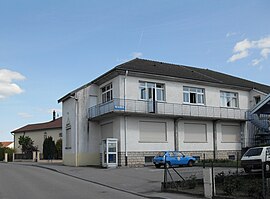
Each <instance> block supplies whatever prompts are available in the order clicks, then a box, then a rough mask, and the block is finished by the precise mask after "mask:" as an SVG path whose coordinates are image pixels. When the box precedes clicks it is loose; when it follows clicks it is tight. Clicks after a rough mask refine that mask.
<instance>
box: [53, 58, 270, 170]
mask: <svg viewBox="0 0 270 199" xmlns="http://www.w3.org/2000/svg"><path fill="white" fill-rule="evenodd" d="M268 93H270V87H269V86H267V85H263V84H259V83H255V82H251V81H248V80H245V79H241V78H237V77H233V76H230V75H226V74H223V73H219V72H215V71H212V70H208V69H201V68H195V67H189V66H181V65H174V64H169V63H163V62H157V61H149V60H144V59H138V58H137V59H134V60H131V61H129V62H126V63H123V64H121V65H118V66H116V67H115V68H113V69H112V70H110V71H108V72H106V73H104V74H103V75H101V76H100V77H98V78H96V79H94V80H93V81H91V82H90V83H88V84H86V85H84V86H82V87H80V88H78V89H76V90H74V91H72V92H70V93H68V94H67V95H65V96H64V97H62V98H61V99H59V100H58V102H59V103H60V102H62V117H63V119H62V126H63V130H62V131H63V147H64V149H63V162H64V164H66V165H75V166H82V165H100V162H101V158H100V153H101V150H100V145H101V142H102V140H103V139H106V138H117V139H118V164H119V165H130V166H132V165H144V164H146V163H147V162H149V161H151V157H152V156H154V155H155V154H156V153H157V152H158V151H161V150H181V151H184V152H185V153H186V154H192V155H194V156H198V157H201V158H202V156H203V154H205V155H206V158H235V156H236V153H237V152H240V151H241V149H242V148H243V147H247V146H250V145H252V144H253V142H254V135H253V134H254V132H253V131H249V129H248V124H247V123H248V122H247V119H246V113H247V111H248V110H250V109H251V108H252V107H253V106H254V105H255V104H256V103H258V102H259V101H260V100H261V99H264V98H265V96H266V95H267V94H268Z"/></svg>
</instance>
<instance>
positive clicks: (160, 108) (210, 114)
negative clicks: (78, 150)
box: [88, 99, 247, 120]
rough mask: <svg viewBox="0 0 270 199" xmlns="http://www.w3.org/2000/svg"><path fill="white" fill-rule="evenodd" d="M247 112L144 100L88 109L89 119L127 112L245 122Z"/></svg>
mask: <svg viewBox="0 0 270 199" xmlns="http://www.w3.org/2000/svg"><path fill="white" fill-rule="evenodd" d="M246 111H247V110H245V109H238V108H224V107H211V106H204V105H192V104H176V103H166V102H153V101H145V100H131V99H126V100H124V99H113V100H112V101H110V102H107V103H102V104H98V105H96V106H93V107H91V108H89V110H88V116H89V119H93V118H96V117H99V116H102V115H104V114H107V113H112V112H128V113H141V114H142V113H143V114H149V113H152V114H158V115H170V116H179V117H180V116H187V117H202V118H216V119H219V118H220V119H221V118H222V119H236V120H246V118H245V113H246Z"/></svg>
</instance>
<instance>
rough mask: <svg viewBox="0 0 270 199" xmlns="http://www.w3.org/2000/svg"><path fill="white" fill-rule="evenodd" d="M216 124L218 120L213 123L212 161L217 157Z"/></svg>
mask: <svg viewBox="0 0 270 199" xmlns="http://www.w3.org/2000/svg"><path fill="white" fill-rule="evenodd" d="M217 122H218V120H214V121H213V159H214V160H216V158H217V157H216V156H217Z"/></svg>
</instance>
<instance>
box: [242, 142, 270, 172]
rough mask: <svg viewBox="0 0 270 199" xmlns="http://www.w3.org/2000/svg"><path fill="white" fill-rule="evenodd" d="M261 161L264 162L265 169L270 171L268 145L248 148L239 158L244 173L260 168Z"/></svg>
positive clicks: (269, 150) (269, 148)
mask: <svg viewBox="0 0 270 199" xmlns="http://www.w3.org/2000/svg"><path fill="white" fill-rule="evenodd" d="M262 162H264V163H265V170H266V171H270V146H264V147H253V148H250V149H248V150H247V151H246V153H245V154H244V155H243V157H242V158H241V166H242V167H243V168H244V170H245V172H246V173H249V172H251V170H252V169H262Z"/></svg>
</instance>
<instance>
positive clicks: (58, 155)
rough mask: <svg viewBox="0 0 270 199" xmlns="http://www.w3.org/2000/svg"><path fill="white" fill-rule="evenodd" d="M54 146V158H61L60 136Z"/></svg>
mask: <svg viewBox="0 0 270 199" xmlns="http://www.w3.org/2000/svg"><path fill="white" fill-rule="evenodd" d="M55 148H56V158H57V159H62V139H61V138H60V139H59V140H57V141H56V144H55Z"/></svg>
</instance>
